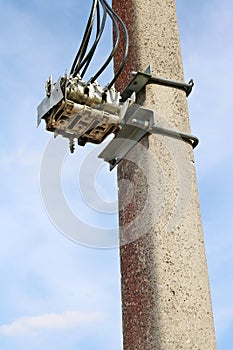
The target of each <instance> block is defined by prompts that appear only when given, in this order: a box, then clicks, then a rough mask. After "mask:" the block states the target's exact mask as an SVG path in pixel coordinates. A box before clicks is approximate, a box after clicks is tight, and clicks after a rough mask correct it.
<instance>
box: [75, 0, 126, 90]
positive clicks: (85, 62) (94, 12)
mask: <svg viewBox="0 0 233 350" xmlns="http://www.w3.org/2000/svg"><path fill="white" fill-rule="evenodd" d="M100 5H101V7H102V10H101V11H100ZM101 15H102V18H101ZM107 16H108V17H109V18H110V20H111V21H112V25H113V30H114V40H113V48H112V50H111V52H110V54H109V56H108V57H107V58H106V60H105V62H104V63H103V64H102V66H101V67H100V68H99V69H98V70H97V72H96V73H95V74H94V75H93V76H92V77H91V78H90V80H89V82H90V83H93V82H94V81H96V80H97V78H98V77H99V76H100V75H101V74H102V73H103V72H104V71H105V69H106V68H107V67H108V65H109V64H110V63H111V61H112V59H113V58H114V56H115V54H116V52H117V49H118V46H119V42H120V35H121V31H120V29H119V25H120V26H121V28H122V31H123V33H124V53H123V57H122V61H121V63H120V65H119V67H118V69H117V71H116V73H115V74H114V77H113V79H112V80H111V81H110V83H108V84H107V85H106V89H110V88H111V87H112V86H113V84H114V83H115V81H116V80H117V79H118V77H119V75H120V74H121V72H122V70H123V68H124V66H125V63H126V60H127V55H128V46H129V38H128V32H127V28H126V26H125V24H124V22H123V21H122V20H121V18H120V17H119V16H118V15H117V14H116V12H115V11H114V10H113V9H112V8H111V7H110V6H109V4H108V3H107V1H106V0H93V3H92V8H91V12H90V15H89V19H88V22H87V26H86V29H85V32H84V36H83V39H82V42H81V45H80V48H79V50H78V53H77V55H76V57H75V59H74V62H73V64H72V67H71V70H70V74H71V75H72V76H74V77H75V76H77V75H78V74H79V75H80V76H81V77H82V78H83V77H84V75H85V74H86V71H87V69H88V67H89V65H90V63H91V61H92V59H93V56H94V53H95V51H96V49H97V46H98V44H99V41H100V39H101V37H102V35H103V32H104V29H105V27H106V20H107ZM95 18H96V35H95V39H94V42H93V43H92V45H91V48H90V49H89V51H88V52H87V49H88V46H89V43H90V38H91V35H92V32H93V25H94V21H95Z"/></svg>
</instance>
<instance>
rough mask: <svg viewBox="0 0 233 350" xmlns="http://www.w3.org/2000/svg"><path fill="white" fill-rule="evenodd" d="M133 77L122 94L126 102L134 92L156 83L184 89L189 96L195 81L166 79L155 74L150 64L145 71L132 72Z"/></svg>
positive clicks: (122, 99)
mask: <svg viewBox="0 0 233 350" xmlns="http://www.w3.org/2000/svg"><path fill="white" fill-rule="evenodd" d="M131 74H132V75H133V79H132V80H131V81H130V82H129V84H128V86H127V87H126V88H125V90H124V91H123V92H122V94H121V101H122V102H124V101H126V100H127V98H129V97H130V96H131V95H132V93H133V92H135V93H136V94H138V93H139V92H140V91H141V90H142V89H143V88H144V87H145V86H146V85H148V84H156V85H162V86H167V87H171V88H175V89H179V90H182V91H184V92H185V93H186V96H187V97H188V96H189V95H190V93H191V92H192V89H193V86H194V82H193V79H191V80H190V81H189V83H184V82H181V81H177V80H170V79H165V78H161V77H157V76H153V75H152V74H151V73H150V66H149V67H148V68H147V70H146V71H145V72H132V73H131Z"/></svg>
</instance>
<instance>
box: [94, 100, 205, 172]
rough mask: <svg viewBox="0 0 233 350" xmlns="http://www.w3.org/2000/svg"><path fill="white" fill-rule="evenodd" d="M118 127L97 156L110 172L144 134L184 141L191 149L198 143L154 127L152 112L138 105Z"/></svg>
mask: <svg viewBox="0 0 233 350" xmlns="http://www.w3.org/2000/svg"><path fill="white" fill-rule="evenodd" d="M120 126H121V129H120V130H119V131H117V132H116V134H115V137H114V139H113V140H112V141H111V142H110V143H109V144H108V145H107V147H106V148H105V149H104V150H103V151H102V152H101V153H100V155H99V156H98V157H99V158H103V159H104V160H105V161H106V162H108V163H109V164H110V171H111V170H112V169H114V168H115V166H116V165H117V164H118V163H119V162H120V161H121V160H122V159H124V158H125V156H126V154H127V153H128V152H129V151H130V150H131V149H132V148H133V147H134V146H135V145H136V144H137V143H138V142H139V141H140V140H141V139H142V138H143V137H144V136H145V135H146V134H159V135H164V136H169V137H172V138H176V139H178V140H184V141H186V142H188V143H189V144H191V145H192V147H193V148H195V147H196V146H197V145H198V143H199V140H198V138H197V137H196V136H193V135H189V134H186V133H184V132H181V131H178V130H173V129H166V128H163V127H160V126H156V124H155V114H154V111H153V110H150V109H146V108H144V107H142V106H141V105H138V104H133V105H131V107H129V109H128V111H127V113H126V115H125V117H124V119H123V121H122V123H121V125H120Z"/></svg>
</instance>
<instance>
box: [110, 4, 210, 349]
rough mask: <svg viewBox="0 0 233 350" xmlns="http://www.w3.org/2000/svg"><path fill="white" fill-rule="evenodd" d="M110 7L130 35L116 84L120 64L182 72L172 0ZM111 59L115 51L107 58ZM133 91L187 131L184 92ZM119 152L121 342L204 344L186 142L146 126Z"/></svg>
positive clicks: (204, 300) (206, 327)
mask: <svg viewBox="0 0 233 350" xmlns="http://www.w3.org/2000/svg"><path fill="white" fill-rule="evenodd" d="M113 6H114V8H115V10H116V11H117V13H118V14H119V15H120V16H121V18H122V19H123V20H124V22H125V23H126V25H127V27H128V29H129V34H130V55H129V59H128V62H127V67H126V69H125V71H124V73H123V74H122V76H121V78H120V79H119V81H118V89H121V90H122V89H123V88H124V86H125V85H126V83H127V82H128V80H129V79H130V74H129V73H130V71H132V70H144V69H145V68H146V66H147V65H148V64H151V66H152V71H153V74H157V75H160V76H163V77H165V78H172V79H178V80H183V68H182V59H181V53H180V43H179V34H178V28H177V19H176V9H175V1H174V0H113ZM119 61H120V54H119V55H118V57H117V58H116V60H115V66H116V67H117V65H118V64H119ZM140 100H141V101H144V105H145V106H147V107H148V108H151V109H153V110H155V111H156V112H157V113H158V114H159V117H158V120H160V123H162V124H163V125H164V124H167V125H169V127H177V128H178V129H180V130H182V131H186V132H189V119H188V109H187V102H186V96H185V93H184V92H182V91H179V90H175V89H170V88H164V87H161V86H152V85H151V86H148V87H147V88H146V91H145V92H144V93H143V94H142V95H141V96H140ZM128 157H129V158H130V159H131V160H132V162H129V161H126V160H125V161H123V162H122V163H121V164H120V165H119V166H118V182H119V206H120V226H121V227H120V238H121V242H122V244H123V243H125V242H127V241H131V243H129V244H125V245H122V246H121V275H122V310H123V335H124V350H175V349H177V350H178V349H179V350H181V349H184V350H194V349H198V350H214V349H216V343H215V331H214V322H213V316H212V307H211V299H210V292H209V282H208V271H207V265H206V257H205V247H204V239H203V233H202V225H201V218H200V209H199V200H198V192H197V185H196V176H195V167H194V159H193V151H192V148H191V146H190V145H189V144H187V143H184V142H182V141H181V140H174V139H171V138H168V137H162V136H154V135H153V136H150V137H146V138H144V140H143V141H142V143H141V148H139V149H137V148H136V149H134V150H133V151H132V152H130V154H129V155H128ZM123 180H127V181H128V184H126V182H125V181H123ZM129 182H130V183H131V186H129ZM132 185H133V187H134V196H133V199H132ZM133 239H135V240H134V241H133Z"/></svg>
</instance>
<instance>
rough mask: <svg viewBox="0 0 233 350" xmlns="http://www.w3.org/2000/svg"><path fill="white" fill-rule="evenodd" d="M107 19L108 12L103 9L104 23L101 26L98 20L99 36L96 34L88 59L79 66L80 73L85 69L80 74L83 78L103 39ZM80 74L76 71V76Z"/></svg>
mask: <svg viewBox="0 0 233 350" xmlns="http://www.w3.org/2000/svg"><path fill="white" fill-rule="evenodd" d="M99 15H100V9H99V3H98V7H97V17H98V16H99ZM106 19H107V11H106V9H105V8H104V9H103V17H102V21H101V26H100V23H98V21H99V20H100V18H99V19H98V18H97V34H96V39H95V41H94V43H93V45H92V47H91V49H90V51H89V52H88V54H87V55H86V57H85V58H84V60H83V61H82V62H81V64H80V65H79V71H80V70H81V69H82V68H83V66H84V65H85V66H84V68H83V70H82V73H81V74H80V75H81V77H82V78H83V76H84V74H85V73H86V70H87V68H88V67H89V65H90V63H91V60H92V58H93V55H94V53H95V51H96V48H97V45H98V43H99V41H100V38H101V37H102V34H103V31H104V28H105V24H106ZM77 73H78V72H77V71H74V75H76V74H77Z"/></svg>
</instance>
